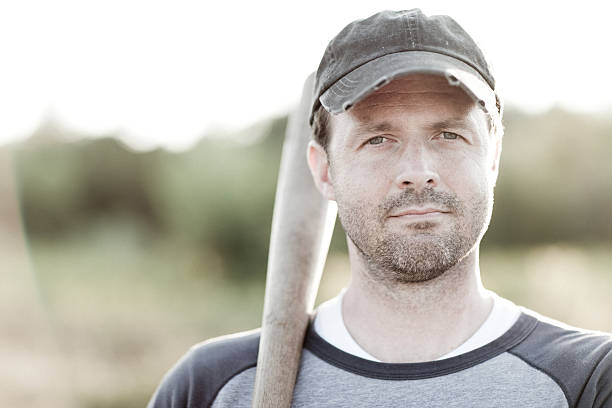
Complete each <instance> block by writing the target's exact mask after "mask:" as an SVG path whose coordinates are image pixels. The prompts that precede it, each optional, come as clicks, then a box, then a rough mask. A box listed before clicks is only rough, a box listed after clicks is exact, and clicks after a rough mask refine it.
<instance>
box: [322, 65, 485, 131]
mask: <svg viewBox="0 0 612 408" xmlns="http://www.w3.org/2000/svg"><path fill="white" fill-rule="evenodd" d="M398 113H399V114H400V115H396V114H398ZM393 115H395V116H396V117H401V118H403V119H405V120H406V121H412V122H413V123H414V121H415V119H422V120H426V121H427V120H443V119H451V118H452V119H453V120H456V119H463V120H465V121H467V122H472V124H473V125H476V126H478V125H480V123H477V122H483V121H484V122H486V118H485V113H484V112H483V111H482V110H481V109H480V108H479V107H478V106H477V104H476V103H475V102H474V101H473V99H472V98H470V97H469V96H468V95H467V94H466V93H465V92H464V91H463V90H462V89H461V88H459V87H457V86H452V85H450V84H449V83H448V81H447V80H446V78H444V77H442V76H437V75H409V76H405V77H401V78H398V79H395V80H393V81H391V82H390V83H389V84H387V85H386V86H384V87H383V88H381V89H379V90H377V91H375V92H373V93H371V94H370V95H368V96H367V97H366V98H364V99H363V100H362V101H360V102H359V103H357V104H356V105H355V106H354V107H353V108H351V109H350V110H349V111H348V112H344V113H341V114H338V115H333V116H332V123H331V127H332V132H334V128H336V129H338V128H344V127H346V126H347V125H349V124H357V123H370V122H376V121H379V120H380V119H381V118H383V117H387V116H393ZM478 127H480V126H478ZM334 133H335V132H334Z"/></svg>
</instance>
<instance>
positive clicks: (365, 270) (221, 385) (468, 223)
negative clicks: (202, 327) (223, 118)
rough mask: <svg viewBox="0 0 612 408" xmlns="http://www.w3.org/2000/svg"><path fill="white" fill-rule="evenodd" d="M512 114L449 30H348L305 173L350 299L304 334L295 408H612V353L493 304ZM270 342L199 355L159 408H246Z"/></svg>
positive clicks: (322, 70)
mask: <svg viewBox="0 0 612 408" xmlns="http://www.w3.org/2000/svg"><path fill="white" fill-rule="evenodd" d="M501 116H502V104H501V100H500V98H499V96H498V95H497V93H496V88H495V80H494V78H493V76H492V74H491V71H490V69H489V67H488V65H487V63H486V60H485V59H484V56H483V55H482V53H481V51H480V50H479V48H478V47H477V46H476V44H475V43H474V42H473V40H472V39H471V38H470V37H469V36H468V34H467V33H465V31H463V29H462V28H461V27H460V26H459V25H458V24H457V23H455V22H454V21H453V20H452V19H450V18H449V17H447V16H431V17H428V16H425V15H424V14H423V13H421V12H420V10H410V11H402V12H382V13H378V14H376V15H374V16H371V17H370V18H367V19H365V20H360V21H356V22H353V23H351V24H350V25H349V26H347V27H346V28H345V29H344V30H343V31H342V32H340V33H339V34H338V35H337V36H336V37H335V38H334V39H333V40H332V41H331V42H330V44H329V45H328V48H327V50H326V52H325V54H324V56H323V59H322V61H321V64H320V66H319V69H318V71H317V76H316V82H315V98H314V102H313V107H312V115H311V123H312V124H313V129H314V140H313V141H312V142H311V144H310V145H309V148H308V162H309V166H310V168H311V172H312V174H313V178H314V180H315V184H316V185H317V187H318V189H319V190H320V192H321V193H322V194H323V196H324V197H326V198H327V199H329V200H335V201H336V202H337V204H338V214H339V216H340V220H341V222H342V225H343V227H344V229H345V231H346V234H347V242H348V248H349V259H350V265H351V276H352V279H351V282H350V284H349V286H348V288H347V289H346V290H345V291H343V292H342V293H341V294H340V295H339V296H338V297H336V298H335V299H332V300H331V301H329V302H326V303H325V304H323V305H322V306H321V307H320V308H319V309H318V310H317V313H316V316H315V319H314V322H313V324H312V325H311V327H310V328H309V331H308V333H307V336H306V339H305V343H304V351H303V354H302V361H301V366H300V372H299V374H298V379H297V383H296V387H295V391H294V398H293V405H294V406H317V407H318V406H322V407H345V406H346V407H353V406H412V407H423V406H425V407H491V406H496V407H611V406H612V338H611V336H609V335H607V334H602V333H599V334H597V333H589V332H586V331H582V330H579V329H573V328H568V327H563V326H562V325H561V324H559V323H554V322H550V321H547V320H546V319H544V318H542V317H540V316H538V315H536V314H535V313H533V312H531V311H528V310H525V309H520V308H518V307H517V306H516V305H514V304H513V303H511V302H510V301H508V300H505V299H502V298H500V297H499V296H497V295H496V294H494V293H492V292H490V291H487V290H485V289H484V288H483V287H482V284H481V281H480V271H479V266H478V251H479V243H480V240H481V239H482V236H483V234H484V233H485V231H486V229H487V226H488V223H489V220H490V217H491V211H492V206H493V188H494V185H495V181H496V179H497V173H498V168H499V158H500V153H501V145H502V133H503V129H502V126H501ZM257 345H258V334H257V333H250V334H246V335H242V336H234V337H231V338H225V339H219V340H217V341H212V342H207V343H205V344H203V345H200V346H196V347H194V348H193V349H192V350H191V351H190V352H189V353H188V354H187V355H186V356H185V357H184V358H183V359H182V360H181V361H180V362H179V363H178V364H177V366H176V367H175V368H174V369H173V370H172V371H171V372H170V373H169V374H168V375H167V376H166V378H165V379H164V381H163V382H162V384H161V385H160V388H159V389H158V391H157V392H156V395H155V396H154V397H153V399H152V401H151V404H150V406H154V407H157V406H159V407H165V406H172V407H179V406H213V407H248V406H250V398H251V393H252V389H253V381H254V376H255V362H256V360H257V356H256V352H257Z"/></svg>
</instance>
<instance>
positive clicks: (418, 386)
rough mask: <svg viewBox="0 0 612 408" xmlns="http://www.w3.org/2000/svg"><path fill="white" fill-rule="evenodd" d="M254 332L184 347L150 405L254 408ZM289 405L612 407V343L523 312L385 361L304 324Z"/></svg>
mask: <svg viewBox="0 0 612 408" xmlns="http://www.w3.org/2000/svg"><path fill="white" fill-rule="evenodd" d="M258 347H259V331H258V330H254V331H251V332H245V333H240V334H237V335H232V336H225V337H221V338H217V339H213V340H209V341H206V342H204V343H201V344H198V345H196V346H194V347H192V348H191V350H189V352H188V353H187V354H186V355H185V356H183V357H182V358H181V359H180V360H179V361H178V362H177V364H176V365H175V366H174V367H173V368H172V369H171V370H170V371H169V372H168V374H167V375H166V376H165V377H164V379H163V380H162V382H161V384H160V386H159V387H158V389H157V391H156V392H155V394H154V395H153V397H152V399H151V401H150V403H149V408H160V407H173V408H178V407H215V408H221V407H228V408H229V407H232V408H240V407H244V408H248V407H250V406H251V398H252V393H253V385H254V381H255V370H256V364H257V352H258ZM292 406H293V407H335V408H338V407H339V408H342V407H374V406H375V407H399V406H401V407H440V408H442V407H444V408H448V407H487V408H488V407H508V408H510V407H512V408H515V407H521V408H530V407H550V408H552V407H555V408H559V407H577V408H586V407H589V408H591V407H597V408H603V407H608V408H609V407H612V336H611V335H610V334H607V333H599V332H591V331H585V330H581V329H576V328H571V327H567V326H564V325H562V324H561V323H558V322H553V321H549V320H548V319H546V318H543V317H542V316H539V315H537V314H536V313H535V312H532V311H529V310H527V309H524V308H521V314H520V316H519V317H518V319H517V320H516V322H515V323H514V324H513V325H512V327H511V328H510V329H508V330H507V331H506V332H505V333H504V334H503V335H502V336H500V337H498V338H497V339H495V340H493V341H492V342H489V343H487V344H485V345H483V346H481V347H478V348H476V349H474V350H472V351H469V352H467V353H463V354H460V355H457V356H454V357H450V358H445V359H442V360H436V361H430V362H423V363H404V364H390V363H382V362H376V361H370V360H367V359H364V358H361V357H357V356H355V355H352V354H349V353H347V352H345V351H342V350H341V349H339V348H337V347H335V346H334V345H332V344H330V343H329V342H327V341H326V340H324V339H323V338H322V337H321V336H319V335H318V334H317V333H316V331H315V330H314V327H313V325H310V326H309V328H308V331H307V334H306V337H305V341H304V348H303V352H302V357H301V361H300V368H299V372H298V377H297V381H296V385H295V390H294V394H293V402H292Z"/></svg>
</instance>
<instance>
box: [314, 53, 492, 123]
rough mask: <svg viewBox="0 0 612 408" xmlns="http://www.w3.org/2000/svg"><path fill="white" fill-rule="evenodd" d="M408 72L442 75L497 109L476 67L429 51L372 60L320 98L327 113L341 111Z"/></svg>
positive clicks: (482, 103) (486, 107) (479, 101)
mask: <svg viewBox="0 0 612 408" xmlns="http://www.w3.org/2000/svg"><path fill="white" fill-rule="evenodd" d="M409 74H432V75H443V76H445V77H446V79H447V80H448V82H449V84H450V85H453V86H459V87H460V88H462V89H463V90H464V91H465V92H466V93H467V94H468V95H469V96H470V97H471V98H472V99H474V101H475V102H476V103H477V104H478V105H479V106H480V107H481V108H482V109H483V110H484V111H485V112H491V113H493V112H497V104H496V98H495V92H494V91H493V90H492V89H491V87H490V86H489V85H488V84H487V83H486V82H485V81H484V79H483V78H482V77H481V76H480V74H478V72H477V71H476V70H475V69H474V68H472V67H471V66H469V65H468V64H466V63H464V62H462V61H460V60H458V59H456V58H453V57H450V56H448V55H444V54H438V53H435V52H428V51H406V52H398V53H394V54H387V55H385V56H383V57H380V58H377V59H375V60H372V61H369V62H367V63H366V64H363V65H361V66H360V67H358V68H356V69H354V70H353V71H351V72H349V73H348V74H346V75H345V76H344V77H342V78H340V79H339V80H338V81H336V82H335V83H334V84H333V85H332V86H331V87H329V88H328V89H327V90H326V91H325V92H323V94H322V95H321V97H320V98H319V101H320V102H321V105H323V107H324V108H325V110H327V111H328V112H330V113H332V114H338V113H342V112H345V111H347V110H348V109H350V107H351V106H353V105H355V104H356V103H358V102H359V101H360V100H362V99H363V98H365V97H366V96H367V95H368V94H370V93H371V92H373V91H375V90H377V89H379V88H382V87H383V86H385V85H386V84H387V83H389V82H390V81H392V80H393V79H395V78H398V77H400V76H405V75H409Z"/></svg>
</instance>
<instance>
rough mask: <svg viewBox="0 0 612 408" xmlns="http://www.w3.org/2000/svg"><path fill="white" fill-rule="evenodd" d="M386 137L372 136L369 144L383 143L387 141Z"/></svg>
mask: <svg viewBox="0 0 612 408" xmlns="http://www.w3.org/2000/svg"><path fill="white" fill-rule="evenodd" d="M385 139H386V138H385V137H382V136H376V137H373V138H371V139H370V140H368V141H367V143H368V144H370V145H379V144H381V143H383V142H384V141H385Z"/></svg>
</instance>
